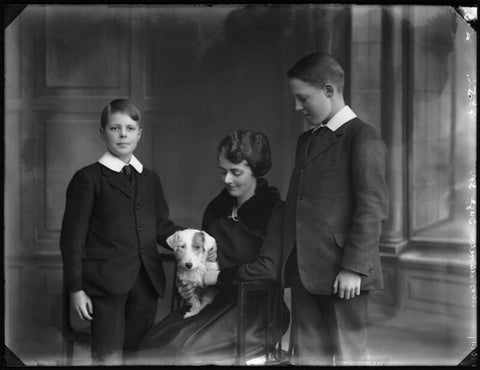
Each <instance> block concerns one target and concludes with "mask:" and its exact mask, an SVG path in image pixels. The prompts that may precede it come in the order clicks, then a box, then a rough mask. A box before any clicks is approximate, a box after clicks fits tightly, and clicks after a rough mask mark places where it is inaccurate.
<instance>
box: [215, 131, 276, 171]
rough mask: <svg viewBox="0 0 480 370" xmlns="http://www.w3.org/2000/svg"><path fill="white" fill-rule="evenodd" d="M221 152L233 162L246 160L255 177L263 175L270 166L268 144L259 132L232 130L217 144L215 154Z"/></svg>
mask: <svg viewBox="0 0 480 370" xmlns="http://www.w3.org/2000/svg"><path fill="white" fill-rule="evenodd" d="M222 153H223V154H224V155H225V158H227V159H228V160H229V161H230V162H232V163H235V164H238V163H240V162H242V161H243V160H245V161H247V163H248V166H249V167H250V168H251V169H252V173H253V175H254V176H255V177H262V176H264V175H265V174H266V173H267V172H268V171H269V170H270V168H271V167H272V157H271V154H270V144H269V142H268V138H267V136H266V135H265V134H263V133H261V132H255V131H250V130H246V129H238V130H234V131H233V132H231V133H230V134H229V135H228V136H227V137H225V138H224V139H223V140H222V141H220V143H219V144H218V146H217V154H218V155H220V154H222Z"/></svg>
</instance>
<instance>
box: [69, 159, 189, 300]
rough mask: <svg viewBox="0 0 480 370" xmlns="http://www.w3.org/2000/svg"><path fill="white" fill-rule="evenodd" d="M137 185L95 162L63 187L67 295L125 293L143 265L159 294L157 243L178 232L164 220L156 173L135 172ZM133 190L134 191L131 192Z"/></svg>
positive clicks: (161, 277)
mask: <svg viewBox="0 0 480 370" xmlns="http://www.w3.org/2000/svg"><path fill="white" fill-rule="evenodd" d="M133 171H134V172H135V177H136V187H135V186H134V185H132V184H131V183H130V182H129V181H128V179H127V178H126V176H125V175H124V174H123V173H122V172H120V173H118V172H115V171H112V170H110V169H108V168H107V167H105V166H103V165H102V164H100V163H98V162H97V163H94V164H92V165H90V166H87V167H84V168H82V169H81V170H79V171H77V172H76V173H75V175H74V176H73V178H72V180H71V181H70V184H69V185H68V189H67V202H66V207H65V213H64V216H63V222H62V231H61V235H60V249H61V252H62V259H63V266H64V276H65V281H66V285H67V290H68V291H69V292H75V291H78V290H82V289H83V290H85V292H86V293H87V294H88V295H98V296H104V295H118V294H125V293H126V292H128V291H129V290H130V289H131V288H132V287H133V285H134V283H135V280H136V278H137V276H138V272H139V269H140V266H141V263H142V262H143V264H144V266H145V269H146V271H147V273H148V275H149V277H150V280H151V281H152V283H153V286H154V287H155V290H156V292H157V293H158V295H159V296H163V294H164V291H165V275H164V272H163V266H162V261H161V258H160V254H159V253H158V251H157V242H158V243H159V244H162V245H164V246H167V245H166V238H167V237H168V236H169V235H170V234H172V233H173V232H175V231H177V230H178V229H181V227H179V226H176V225H174V224H173V223H172V222H171V221H170V220H169V219H168V213H169V210H168V206H167V203H166V201H165V199H164V195H163V190H162V185H161V183H160V179H159V177H158V175H157V174H156V173H154V172H152V171H149V170H148V169H146V168H144V170H143V171H142V173H137V172H136V171H135V170H133ZM135 189H136V191H135Z"/></svg>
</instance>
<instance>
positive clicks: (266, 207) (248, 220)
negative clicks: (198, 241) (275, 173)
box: [202, 178, 280, 237]
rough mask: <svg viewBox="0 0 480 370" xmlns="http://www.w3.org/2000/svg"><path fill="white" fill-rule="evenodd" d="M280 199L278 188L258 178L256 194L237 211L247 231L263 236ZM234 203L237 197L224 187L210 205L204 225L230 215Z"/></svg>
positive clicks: (206, 226)
mask: <svg viewBox="0 0 480 370" xmlns="http://www.w3.org/2000/svg"><path fill="white" fill-rule="evenodd" d="M279 200H280V193H279V191H278V189H277V188H276V187H273V186H268V182H267V180H265V179H264V178H260V179H258V182H257V187H256V189H255V195H254V196H253V197H251V198H250V199H248V200H247V201H246V202H245V203H243V204H242V206H241V207H240V208H239V209H238V211H237V215H238V220H239V221H238V222H239V223H240V224H241V225H242V226H243V227H245V228H246V229H247V231H249V232H251V233H253V234H255V235H258V236H261V237H263V236H264V235H265V233H266V230H267V225H268V222H269V220H270V214H271V212H272V209H273V207H274V205H275V203H276V202H277V201H279ZM234 204H235V198H234V197H232V196H231V195H230V194H228V192H227V190H226V189H223V190H222V192H221V193H220V194H219V195H218V196H217V197H215V198H214V199H213V200H212V201H211V202H210V204H209V205H208V207H207V209H206V211H205V215H204V219H203V226H202V227H203V228H204V229H207V228H208V227H209V226H210V225H211V224H212V223H213V222H215V221H216V220H217V219H219V218H228V217H230V216H231V215H232V209H233V205H234Z"/></svg>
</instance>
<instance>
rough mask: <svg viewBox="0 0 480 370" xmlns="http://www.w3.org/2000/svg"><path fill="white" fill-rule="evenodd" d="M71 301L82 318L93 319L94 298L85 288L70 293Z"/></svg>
mask: <svg viewBox="0 0 480 370" xmlns="http://www.w3.org/2000/svg"><path fill="white" fill-rule="evenodd" d="M70 303H71V306H72V308H73V309H74V310H75V311H76V312H77V314H78V317H80V319H82V320H93V317H92V315H93V305H92V300H91V299H90V297H89V296H88V295H87V293H85V292H84V291H83V290H79V291H78V292H73V293H70Z"/></svg>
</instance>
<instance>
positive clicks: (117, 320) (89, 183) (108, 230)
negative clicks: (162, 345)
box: [60, 99, 182, 365]
mask: <svg viewBox="0 0 480 370" xmlns="http://www.w3.org/2000/svg"><path fill="white" fill-rule="evenodd" d="M141 135H142V127H141V125H140V111H139V110H138V109H137V107H136V106H135V105H134V104H133V103H132V102H130V101H129V100H126V99H117V100H114V101H112V102H111V103H109V104H107V106H106V107H105V109H104V110H103V112H102V115H101V128H100V136H101V137H102V139H103V140H104V141H105V144H106V148H107V151H106V153H105V154H104V155H103V156H102V157H101V158H100V159H99V160H98V162H96V163H94V164H91V165H89V166H87V167H84V168H82V169H81V170H79V171H77V172H76V173H75V175H74V176H73V178H72V180H71V182H70V184H69V186H68V189H67V202H66V207H65V214H64V217H63V223H62V231H61V236H60V249H61V252H62V258H63V265H64V276H65V282H66V286H67V289H68V292H69V293H70V296H71V304H72V307H73V309H74V310H75V311H76V312H77V313H78V315H79V316H80V318H81V319H83V320H90V321H91V332H92V346H91V350H92V359H93V361H94V364H102V365H107V364H108V365H111V364H119V363H120V362H121V357H122V352H123V351H125V353H127V352H129V351H134V350H135V349H136V348H137V346H138V344H139V342H140V341H141V339H142V338H143V336H144V334H145V333H146V331H147V330H148V329H149V328H150V327H151V326H152V325H153V323H154V320H155V314H156V308H157V298H158V296H163V293H164V290H165V276H164V272H163V267H162V261H161V259H160V255H159V254H158V252H157V243H159V244H162V245H164V246H167V244H166V238H167V237H168V236H169V235H171V234H172V233H174V232H175V231H177V230H179V229H182V227H180V226H177V225H174V224H173V223H172V222H171V221H170V220H169V219H168V213H169V210H168V206H167V203H166V201H165V199H164V195H163V190H162V185H161V183H160V179H159V177H158V175H157V174H156V173H154V172H152V171H150V170H148V169H146V168H145V167H143V165H142V164H141V163H140V162H139V160H138V159H137V158H136V157H135V156H134V155H133V152H134V150H135V148H136V147H137V144H138V142H139V140H140V137H141ZM125 353H124V355H125Z"/></svg>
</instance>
